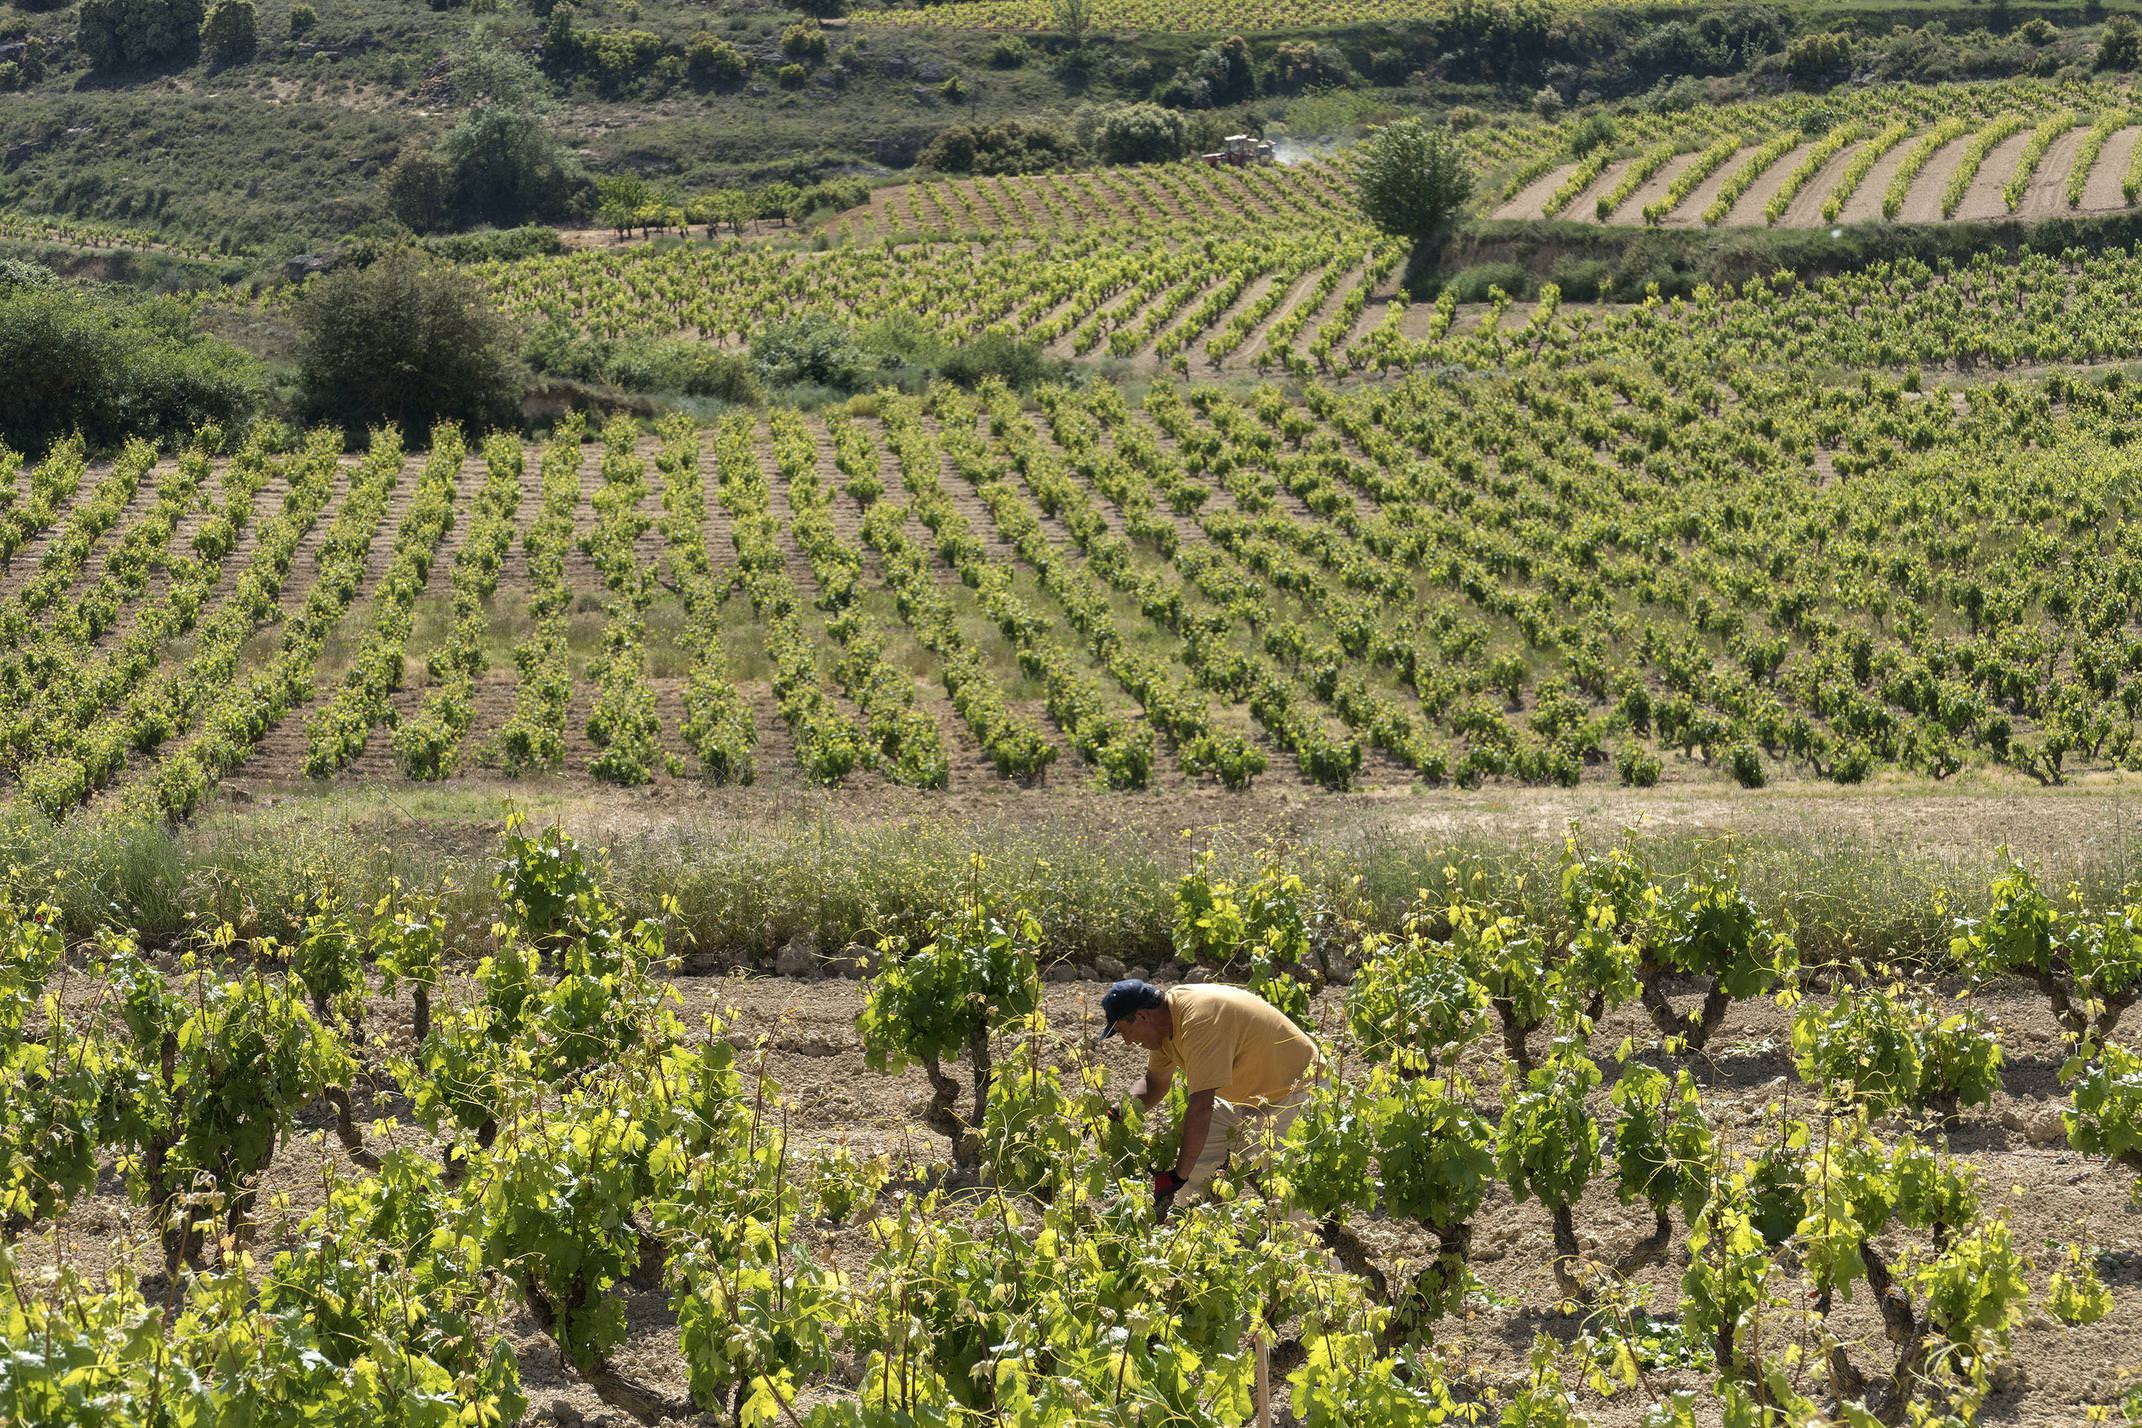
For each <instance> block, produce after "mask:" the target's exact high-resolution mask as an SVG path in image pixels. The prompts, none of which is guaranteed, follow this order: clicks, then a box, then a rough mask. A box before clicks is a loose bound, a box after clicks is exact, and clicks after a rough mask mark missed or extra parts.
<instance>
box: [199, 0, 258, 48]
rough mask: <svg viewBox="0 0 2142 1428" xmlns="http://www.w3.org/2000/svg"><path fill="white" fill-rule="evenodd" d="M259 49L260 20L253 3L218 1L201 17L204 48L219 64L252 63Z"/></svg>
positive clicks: (251, 1)
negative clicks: (241, 61) (250, 61)
mask: <svg viewBox="0 0 2142 1428" xmlns="http://www.w3.org/2000/svg"><path fill="white" fill-rule="evenodd" d="M259 46H260V16H259V14H258V12H257V11H255V10H254V8H253V0H215V3H214V4H212V5H210V6H209V7H208V13H207V14H206V15H204V16H202V17H201V48H202V49H203V50H204V51H206V52H207V54H208V57H209V59H210V60H212V61H213V62H215V63H216V64H236V63H237V62H238V61H240V60H245V59H251V58H252V57H253V51H254V50H255V49H257V48H259Z"/></svg>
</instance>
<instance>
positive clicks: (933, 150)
mask: <svg viewBox="0 0 2142 1428" xmlns="http://www.w3.org/2000/svg"><path fill="white" fill-rule="evenodd" d="M1078 156H1079V149H1078V145H1077V144H1076V143H1074V142H1073V141H1072V140H1071V138H1070V136H1069V135H1066V134H1060V133H1058V132H1057V131H1056V130H1054V129H1050V128H1047V127H1045V126H1043V125H1040V124H1022V123H1020V122H1019V121H1017V120H1015V119H1008V120H1006V121H1004V122H1003V123H1001V124H987V125H976V124H954V125H952V126H951V127H950V128H948V129H940V130H939V131H938V133H937V137H936V138H934V139H932V140H930V142H929V144H928V145H927V146H926V147H925V148H924V149H923V151H922V153H921V154H920V155H919V156H918V157H917V158H916V160H915V163H916V164H917V165H918V166H919V167H921V168H925V169H935V170H937V171H938V172H940V173H948V174H984V175H990V174H1040V173H1048V172H1050V171H1052V170H1055V169H1063V168H1069V167H1070V166H1071V165H1072V164H1074V163H1075V162H1076V161H1077V159H1078Z"/></svg>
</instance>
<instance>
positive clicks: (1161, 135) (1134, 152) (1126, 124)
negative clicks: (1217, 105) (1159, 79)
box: [1093, 104, 1183, 164]
mask: <svg viewBox="0 0 2142 1428" xmlns="http://www.w3.org/2000/svg"><path fill="white" fill-rule="evenodd" d="M1093 143H1094V147H1095V148H1096V149H1097V150H1099V151H1100V154H1101V157H1102V158H1104V159H1106V160H1107V161H1108V162H1109V163H1112V164H1157V163H1165V162H1167V161H1168V160H1170V159H1179V158H1181V157H1182V156H1183V116H1182V115H1180V114H1177V113H1175V112H1174V111H1172V110H1168V109H1163V108H1161V107H1160V106H1159V105H1158V104H1126V105H1124V106H1123V107H1122V108H1120V109H1116V110H1113V111H1111V112H1110V113H1109V114H1108V115H1107V116H1105V117H1104V118H1103V119H1102V120H1101V122H1100V124H1099V125H1098V126H1097V127H1096V128H1095V130H1094V136H1093Z"/></svg>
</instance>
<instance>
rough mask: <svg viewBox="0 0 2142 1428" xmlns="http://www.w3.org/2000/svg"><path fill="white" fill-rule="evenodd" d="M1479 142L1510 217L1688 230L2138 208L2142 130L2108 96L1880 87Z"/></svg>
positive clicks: (2033, 86)
mask: <svg viewBox="0 0 2142 1428" xmlns="http://www.w3.org/2000/svg"><path fill="white" fill-rule="evenodd" d="M1579 132H1580V131H1579V130H1578V128H1577V127H1576V126H1575V125H1574V124H1573V123H1565V124H1562V125H1555V126H1546V127H1543V128H1540V129H1536V130H1522V129H1518V130H1509V129H1505V130H1497V131H1492V132H1489V133H1486V134H1483V135H1481V136H1478V137H1477V138H1476V139H1475V140H1474V141H1473V152H1474V155H1475V161H1476V163H1478V164H1480V165H1481V167H1482V168H1483V169H1486V170H1491V171H1493V172H1494V173H1496V174H1497V175H1498V178H1499V182H1498V183H1497V184H1495V185H1493V186H1492V187H1491V189H1490V191H1489V193H1488V194H1487V196H1486V199H1485V202H1484V204H1483V206H1482V211H1483V212H1484V213H1487V214H1489V215H1491V216H1493V217H1496V218H1501V219H1537V218H1560V219H1567V220H1574V221H1579V222H1598V223H1615V224H1650V225H1657V226H1663V227H1669V228H1694V227H1711V228H1716V227H1758V226H1782V227H1817V226H1828V225H1833V224H1840V223H1843V224H1851V223H1867V222H1874V221H1877V220H1881V221H1892V222H1903V223H1932V222H1941V221H1944V220H1950V219H1957V220H1966V219H1996V218H2008V217H2015V218H2021V219H2031V218H2046V217H2053V216H2057V215H2060V214H2067V213H2076V214H2087V213H2105V212H2112V211H2116V210H2120V209H2126V208H2132V207H2134V206H2135V204H2136V201H2137V196H2138V194H2142V145H2138V141H2142V117H2138V116H2137V114H2136V109H2135V101H2134V96H2133V93H2132V91H2131V90H2129V89H2127V88H2125V87H2120V86H2114V85H2108V84H2070V83H2062V84H2046V83H2040V82H2037V81H2028V80H2017V81H2008V82H2004V83H2000V84H1985V85H1946V86H1934V87H1922V88H1914V87H1910V86H1876V87H1872V88H1868V89H1864V90H1857V91H1852V92H1850V93H1848V94H1844V95H1842V96H1828V95H1824V96H1809V95H1796V96H1791V97H1788V98H1784V99H1780V100H1770V101H1764V102H1761V103H1756V104H1745V105H1722V106H1699V107H1697V108H1695V109H1691V110H1685V111H1681V112H1677V113H1673V114H1668V115H1637V116H1633V117H1630V118H1628V119H1626V120H1624V121H1622V122H1621V123H1620V124H1619V126H1618V129H1617V135H1616V138H1615V139H1614V140H1613V141H1612V142H1609V143H1604V144H1600V145H1598V146H1596V147H1593V148H1591V149H1589V150H1588V151H1587V152H1585V153H1583V154H1578V153H1576V152H1574V150H1573V147H1572V145H1573V142H1574V140H1575V139H1576V138H1577V136H1578V134H1579Z"/></svg>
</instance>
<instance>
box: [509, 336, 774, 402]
mask: <svg viewBox="0 0 2142 1428" xmlns="http://www.w3.org/2000/svg"><path fill="white" fill-rule="evenodd" d="M526 355H527V358H528V365H529V366H531V367H533V368H534V369H535V370H536V371H538V372H542V373H546V374H548V375H550V376H554V377H566V378H570V379H572V380H574V381H578V382H599V383H607V384H608V385H611V386H615V387H622V388H624V389H625V390H627V391H633V392H651V393H659V394H674V395H679V396H687V397H712V398H714V399H716V400H719V401H725V402H736V403H746V402H751V401H755V400H757V398H758V394H759V393H758V382H757V380H756V379H755V378H754V376H753V374H752V369H751V363H750V361H749V360H748V359H747V358H746V357H744V355H743V354H742V353H739V352H724V351H722V350H721V349H720V348H718V347H714V346H711V345H710V344H708V343H704V342H694V341H692V340H691V339H690V338H684V337H670V338H660V339H657V340H655V341H652V342H642V341H632V342H617V341H614V340H612V339H610V338H606V337H597V336H594V335H593V334H591V333H585V332H581V331H579V330H578V329H576V328H575V327H574V326H573V325H572V324H571V323H568V322H562V321H552V322H547V323H545V324H544V325H543V326H542V327H540V328H538V329H536V332H535V335H534V336H532V337H531V338H530V339H529V340H528V347H527V352H526Z"/></svg>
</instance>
